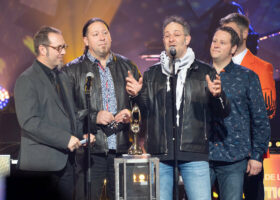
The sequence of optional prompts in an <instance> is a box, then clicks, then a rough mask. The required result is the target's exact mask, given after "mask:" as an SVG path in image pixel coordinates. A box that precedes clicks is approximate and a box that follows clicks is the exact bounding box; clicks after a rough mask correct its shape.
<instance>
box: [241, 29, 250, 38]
mask: <svg viewBox="0 0 280 200" xmlns="http://www.w3.org/2000/svg"><path fill="white" fill-rule="evenodd" d="M242 34H243V39H244V40H247V38H248V34H249V29H245V30H244V31H243V32H242Z"/></svg>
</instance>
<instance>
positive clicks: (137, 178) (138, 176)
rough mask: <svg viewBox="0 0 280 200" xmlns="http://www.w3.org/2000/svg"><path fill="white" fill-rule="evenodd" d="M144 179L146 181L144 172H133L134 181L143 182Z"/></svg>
mask: <svg viewBox="0 0 280 200" xmlns="http://www.w3.org/2000/svg"><path fill="white" fill-rule="evenodd" d="M145 181H147V180H146V176H145V174H133V182H134V183H141V182H145Z"/></svg>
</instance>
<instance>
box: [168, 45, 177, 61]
mask: <svg viewBox="0 0 280 200" xmlns="http://www.w3.org/2000/svg"><path fill="white" fill-rule="evenodd" d="M169 53H170V55H171V56H172V57H173V59H174V58H175V56H176V49H175V47H173V46H172V47H170V49H169Z"/></svg>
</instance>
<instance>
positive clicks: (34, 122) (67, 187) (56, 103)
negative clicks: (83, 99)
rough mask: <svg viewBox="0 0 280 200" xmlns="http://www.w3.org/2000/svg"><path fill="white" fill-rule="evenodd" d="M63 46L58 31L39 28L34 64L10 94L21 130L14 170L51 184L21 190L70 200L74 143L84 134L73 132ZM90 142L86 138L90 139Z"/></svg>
mask: <svg viewBox="0 0 280 200" xmlns="http://www.w3.org/2000/svg"><path fill="white" fill-rule="evenodd" d="M66 47H67V45H66V44H65V41H64V39H63V36H62V33H61V31H60V30H58V29H55V28H53V27H42V28H41V29H40V30H39V31H38V32H37V33H36V34H35V36H34V48H35V52H36V60H35V61H34V62H33V64H32V65H31V66H30V67H29V68H28V69H26V70H25V71H24V72H23V73H22V74H21V75H20V76H19V78H18V79H17V81H16V84H15V90H14V94H15V106H16V114H17V118H18V121H19V124H20V126H21V146H20V153H19V162H18V166H19V169H20V170H21V173H22V174H23V175H25V176H27V177H29V178H39V180H41V179H40V178H48V180H50V182H51V188H48V189H45V190H44V188H40V191H36V190H35V189H33V187H31V188H26V189H27V190H30V195H31V194H32V195H34V194H40V195H43V196H44V195H46V196H47V197H49V196H51V191H53V190H55V191H57V193H55V194H54V196H51V197H50V198H49V199H63V200H64V199H69V200H70V199H73V191H74V153H75V150H76V149H78V148H79V147H80V146H81V143H80V139H82V138H86V137H87V135H86V134H85V135H82V133H78V131H77V130H78V129H77V124H76V118H75V112H74V104H73V101H72V98H71V95H70V91H68V90H67V84H68V80H67V76H65V74H63V73H60V72H59V70H60V68H61V67H62V66H63V56H64V54H65V53H66ZM94 140H95V137H94V136H93V135H91V138H90V141H91V142H92V143H93V142H94ZM35 180H37V179H35ZM38 184H40V183H38ZM34 186H36V185H34ZM23 187H24V186H23ZM42 187H43V186H42ZM35 188H37V189H38V187H35ZM49 189H50V190H49ZM32 195H31V196H32Z"/></svg>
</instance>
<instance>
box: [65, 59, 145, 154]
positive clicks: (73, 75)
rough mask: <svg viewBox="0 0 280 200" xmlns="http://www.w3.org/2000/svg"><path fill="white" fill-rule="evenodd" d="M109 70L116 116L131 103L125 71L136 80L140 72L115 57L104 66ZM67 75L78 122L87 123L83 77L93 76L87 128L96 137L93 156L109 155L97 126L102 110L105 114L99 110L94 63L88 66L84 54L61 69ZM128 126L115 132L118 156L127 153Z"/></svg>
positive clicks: (99, 127)
mask: <svg viewBox="0 0 280 200" xmlns="http://www.w3.org/2000/svg"><path fill="white" fill-rule="evenodd" d="M107 67H109V68H110V71H111V75H112V78H113V82H114V88H115V94H116V100H117V113H118V112H119V111H121V110H123V109H126V108H127V109H131V106H132V105H131V99H130V97H129V95H128V94H127V93H126V90H125V86H126V80H125V78H126V77H127V76H128V73H127V72H128V71H131V72H132V74H133V75H134V77H135V78H136V79H137V80H138V79H139V76H140V72H139V71H138V68H137V67H136V65H134V64H133V63H132V62H131V61H129V60H128V59H127V58H125V57H122V56H120V55H117V54H113V59H112V61H111V62H110V63H108V64H107ZM64 70H65V71H66V73H67V74H68V75H69V77H70V79H71V82H72V90H73V95H74V97H73V98H74V101H75V105H76V109H77V112H78V118H79V119H80V120H83V121H84V124H85V125H86V124H87V123H86V122H87V118H86V117H85V116H86V115H87V112H86V108H87V107H86V99H85V92H84V86H85V81H86V74H87V73H88V72H92V73H93V74H94V78H93V81H92V89H91V96H90V112H91V113H90V122H91V124H90V128H91V132H92V133H93V134H95V137H96V142H95V143H94V145H93V148H92V151H93V153H104V152H108V144H107V137H108V136H109V135H108V134H107V135H106V134H105V132H104V131H103V129H102V126H101V125H98V124H96V117H97V113H98V112H99V111H101V110H105V109H104V108H103V106H102V92H101V82H100V75H99V70H98V65H97V63H93V62H91V61H90V60H89V59H88V57H87V56H86V54H84V55H83V56H81V57H79V58H77V59H75V60H73V61H72V62H70V63H68V64H67V65H66V67H65V68H64ZM86 130H87V128H86V127H85V126H84V130H83V132H84V133H85V132H86ZM128 133H129V125H123V126H122V128H121V131H119V132H117V152H118V153H127V150H128V148H129V146H130V142H129V135H128Z"/></svg>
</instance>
